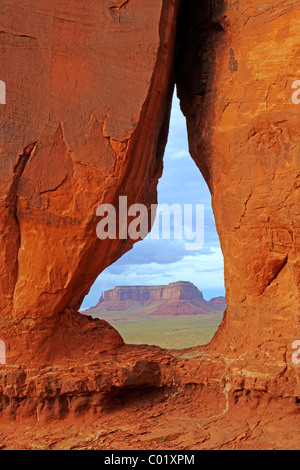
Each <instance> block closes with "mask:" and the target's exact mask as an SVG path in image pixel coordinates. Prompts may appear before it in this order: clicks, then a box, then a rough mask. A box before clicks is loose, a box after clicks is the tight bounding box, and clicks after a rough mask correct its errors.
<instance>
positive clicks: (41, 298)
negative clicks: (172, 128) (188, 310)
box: [0, 0, 300, 449]
mask: <svg viewBox="0 0 300 470" xmlns="http://www.w3.org/2000/svg"><path fill="white" fill-rule="evenodd" d="M184 5H185V8H187V7H191V10H190V12H188V11H187V10H182V12H181V19H182V20H183V25H182V29H181V31H180V32H179V38H178V48H179V49H178V55H177V57H178V63H177V81H178V85H179V94H180V97H181V102H182V106H183V110H184V112H185V114H186V116H187V120H188V127H189V135H190V147H191V153H192V155H193V157H194V158H195V161H196V162H197V164H198V166H199V168H200V169H201V171H202V172H203V174H204V175H205V177H206V179H207V182H208V184H209V187H210V189H211V191H212V195H213V206H214V211H215V215H216V221H217V228H218V231H219V234H220V238H221V243H222V248H223V252H224V257H225V275H226V287H227V300H228V302H229V306H228V310H227V314H226V317H225V320H224V322H223V325H222V328H221V329H220V330H219V333H218V334H217V335H216V336H215V339H214V340H213V342H212V343H211V345H210V346H209V347H199V348H194V349H189V350H186V351H182V352H178V351H177V352H172V353H168V352H166V351H162V350H161V349H160V348H153V347H141V346H137V347H135V348H134V347H132V346H121V347H120V348H116V346H118V345H121V344H122V339H121V338H120V337H119V336H118V334H117V333H116V332H115V331H114V330H113V329H112V328H110V327H109V325H107V324H106V323H104V322H99V321H98V322H97V321H95V320H92V319H90V318H84V317H83V316H82V315H80V314H77V313H76V310H77V308H78V306H79V304H80V301H81V299H82V297H83V296H84V294H85V293H86V292H87V290H88V289H89V287H90V285H91V284H92V282H93V279H94V278H95V277H96V275H97V274H98V273H99V272H100V270H101V269H102V268H103V267H105V266H106V265H108V264H110V263H111V262H112V261H113V260H114V259H115V258H117V257H118V256H120V255H121V254H122V253H123V252H124V251H125V250H126V249H127V248H128V245H126V244H121V243H120V244H118V243H100V242H99V241H98V240H97V239H96V238H95V228H96V227H95V225H96V221H95V217H94V214H95V208H96V207H97V205H98V204H99V203H100V202H101V201H106V202H114V201H115V200H116V198H117V196H118V195H119V194H128V195H129V196H130V198H131V200H132V201H134V200H139V202H142V200H145V201H147V202H152V201H153V200H155V186H156V182H157V178H158V176H159V174H160V171H161V155H162V151H163V146H164V142H165V135H166V132H165V130H166V128H165V126H166V122H167V120H168V110H169V104H170V99H169V95H170V91H171V89H172V78H171V65H172V60H173V41H174V37H175V13H176V11H175V10H176V6H177V5H176V4H175V6H174V5H173V3H172V1H169V2H168V1H159V0H152V1H151V2H147V3H146V2H144V1H142V0H131V1H130V2H125V3H123V7H121V3H120V8H119V7H117V6H116V5H115V3H114V4H113V2H111V1H108V0H107V1H106V2H97V3H96V2H93V3H92V2H87V1H85V2H83V1H82V2H80V1H76V2H75V0H72V1H71V0H69V1H68V0H67V1H66V2H64V6H63V7H62V4H61V3H60V2H58V1H54V0H53V1H50V2H48V4H47V6H45V2H42V1H33V0H24V1H23V2H22V6H21V5H20V6H18V7H16V6H15V5H13V4H12V2H10V0H6V2H5V5H1V18H0V22H1V25H0V26H1V30H0V31H1V33H0V38H1V45H0V55H1V61H2V62H1V63H5V64H6V67H5V68H4V69H3V70H1V73H2V74H3V75H2V76H1V80H5V82H6V84H7V85H8V86H7V90H8V95H7V105H5V107H1V108H0V109H1V113H2V115H1V126H0V137H1V139H0V146H1V150H0V153H1V159H0V165H1V167H0V168H1V182H0V191H1V192H0V200H1V211H0V217H1V219H0V230H1V233H0V235H1V237H0V243H1V245H0V256H1V278H0V294H1V295H0V312H1V332H0V337H1V339H4V340H5V341H6V343H7V346H8V357H7V359H8V366H4V365H1V366H0V371H1V373H0V398H1V400H0V407H1V415H0V418H1V433H2V434H1V436H0V446H1V448H13V447H16V448H20V447H21V448H27V447H26V446H30V445H31V444H32V440H33V439H34V440H35V439H40V442H36V441H35V442H34V444H37V445H38V446H39V445H40V444H41V442H43V443H44V442H45V439H46V438H49V437H50V439H51V440H52V439H53V445H54V446H56V447H58V448H70V447H73V448H82V447H83V448H84V447H86V446H87V445H88V446H89V448H102V449H103V448H109V449H118V448H121V449H122V448H130V446H134V448H161V446H162V445H161V444H159V442H161V438H162V437H163V438H164V444H163V447H164V448H173V447H174V448H175V449H178V448H182V446H183V442H184V446H185V448H187V449H199V448H204V449H209V448H212V449H215V448H223V449H224V448H269V449H270V448H299V396H300V389H299V383H300V381H299V372H298V370H299V369H297V367H298V366H296V365H295V366H292V365H291V353H290V352H289V351H290V346H291V342H292V341H293V340H294V339H299V210H298V208H299V196H298V193H297V191H298V189H297V188H298V179H299V135H298V134H299V125H298V123H299V114H298V108H296V107H295V106H294V105H293V104H291V102H290V91H291V90H290V84H289V81H291V82H292V81H293V80H294V79H299V76H297V74H298V73H299V69H300V68H299V64H298V62H297V61H298V60H299V41H298V39H297V37H298V31H299V23H300V7H299V6H298V2H296V1H292V0H286V1H285V2H283V1H282V0H276V1H275V2H273V3H272V5H268V4H262V3H261V2H259V1H258V0H247V1H246V0H239V1H235V2H230V1H228V2H222V1H220V0H212V1H209V2H199V1H198V0H195V1H192V0H190V1H189V2H185V3H184ZM162 7H163V15H162V16H161V12H162ZM174 8H175V10H174ZM159 26H160V28H159ZM186 27H187V28H186ZM159 33H160V34H159ZM2 117H3V119H2ZM53 168H55V171H51V170H52V169H53ZM214 348H215V349H216V352H214V351H213V349H214ZM101 349H105V350H108V349H110V351H109V352H102V353H101V354H99V351H101ZM76 354H77V356H76ZM67 358H69V359H73V361H70V364H68V365H66V364H63V365H58V364H57V362H59V361H62V362H64V361H66V359H67ZM79 359H80V360H79ZM22 361H25V362H28V363H29V365H30V367H29V368H26V367H11V364H13V363H16V362H22ZM34 361H35V362H36V363H38V364H39V366H38V367H36V368H34V367H32V363H33V362H34ZM49 362H50V363H55V365H54V366H52V367H51V366H50V367H45V368H40V365H41V364H44V363H46V364H47V365H49ZM297 397H298V398H297ZM109 411H113V413H111V414H109ZM103 412H105V413H106V414H105V415H104V417H103V415H102V413H103ZM82 416H84V417H85V418H87V417H88V422H85V423H84V425H83V420H82ZM145 418H146V419H145ZM13 419H16V420H17V421H18V423H20V422H21V423H22V424H21V425H19V426H18V427H17V426H16V424H15V422H12V423H11V420H13ZM61 420H64V426H62V425H61ZM150 420H151V421H150ZM56 421H57V422H56ZM147 421H149V422H150V423H151V424H150V426H148V425H147V424H146V425H145V422H146V423H147ZM49 422H52V423H55V422H56V423H55V427H54V426H53V427H51V431H49V429H50V428H49ZM120 423H122V426H121V429H120ZM178 423H179V424H178ZM199 423H200V424H201V426H199ZM76 425H77V426H78V427H80V432H79V433H78V432H76ZM83 426H85V429H84V432H83V429H82V427H83ZM62 429H63V435H62V431H61V430H62ZM74 429H75V431H74ZM77 429H78V428H77ZM103 429H104V431H102V430H103ZM49 434H50V436H49ZM74 436H75V437H74ZM91 436H93V437H92V439H91ZM71 438H72V439H71ZM62 439H63V441H62ZM87 443H88V444H87Z"/></svg>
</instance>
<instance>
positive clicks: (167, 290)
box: [85, 281, 226, 318]
mask: <svg viewBox="0 0 300 470" xmlns="http://www.w3.org/2000/svg"><path fill="white" fill-rule="evenodd" d="M225 309H226V300H225V298H224V297H219V298H218V299H212V300H211V301H209V302H207V301H206V300H205V299H204V298H203V295H202V292H200V291H199V290H198V288H197V287H196V286H195V285H194V284H192V283H191V282H183V281H179V282H172V283H170V284H169V285H167V286H118V287H115V288H114V289H110V290H108V291H105V292H104V295H103V294H102V296H101V297H100V300H99V302H98V304H97V305H95V307H92V308H90V309H88V310H86V311H85V313H88V314H90V315H92V316H97V317H100V318H106V317H105V315H106V314H108V313H109V312H122V311H126V313H129V312H130V311H137V313H138V315H159V316H185V315H207V314H210V313H215V312H224V310H225Z"/></svg>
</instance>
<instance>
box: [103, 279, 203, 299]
mask: <svg viewBox="0 0 300 470" xmlns="http://www.w3.org/2000/svg"><path fill="white" fill-rule="evenodd" d="M172 299H173V300H201V299H203V295H202V292H200V291H199V290H198V288H197V287H196V286H195V285H194V284H192V283H191V282H183V281H178V282H172V283H170V284H168V285H165V286H117V287H115V288H114V289H110V290H108V291H105V292H104V296H103V297H102V298H101V299H100V302H99V303H101V302H110V301H111V302H113V301H116V302H118V301H124V300H137V301H148V300H172Z"/></svg>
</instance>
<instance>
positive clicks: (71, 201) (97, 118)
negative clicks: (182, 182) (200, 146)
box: [0, 0, 179, 364]
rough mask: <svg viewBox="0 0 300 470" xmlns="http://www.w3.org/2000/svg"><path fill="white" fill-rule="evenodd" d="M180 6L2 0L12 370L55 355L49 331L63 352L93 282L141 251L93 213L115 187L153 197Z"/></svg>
mask: <svg viewBox="0 0 300 470" xmlns="http://www.w3.org/2000/svg"><path fill="white" fill-rule="evenodd" d="M178 3H179V2H178V1H176V2H171V1H169V0H153V1H151V2H149V3H147V5H145V2H144V1H143V0H135V1H129V2H127V1H126V2H121V1H120V2H115V1H112V0H105V1H101V2H93V1H88V2H86V1H77V0H76V1H75V0H68V1H67V2H65V3H64V4H62V3H61V2H59V1H57V0H50V1H49V2H47V3H45V2H43V1H38V2H37V1H36V0H26V1H25V2H23V3H22V6H18V7H17V6H16V5H15V2H12V1H10V0H8V1H7V2H6V3H5V5H4V4H3V5H1V19H0V38H1V47H0V59H1V63H3V64H5V67H4V68H3V70H1V79H2V80H3V81H4V82H5V84H6V90H7V104H6V105H5V106H1V125H0V155H1V159H0V170H1V181H0V205H1V211H0V213H1V215H0V257H1V259H0V261H1V278H0V312H1V313H0V338H1V339H2V340H4V341H5V342H6V346H7V362H8V363H9V364H14V363H17V362H24V361H31V362H35V361H40V362H42V361H43V360H48V356H49V354H48V353H49V351H48V350H47V349H46V347H45V346H46V345H47V344H49V346H51V340H50V339H49V338H50V337H52V346H55V331H57V329H58V328H59V329H65V333H64V334H65V335H66V336H68V335H69V334H70V332H71V330H72V328H73V327H74V326H75V325H74V323H75V324H76V320H75V321H73V317H72V314H73V313H74V315H75V316H76V315H77V313H76V312H77V310H78V309H79V307H80V305H81V303H82V300H83V298H84V297H85V295H86V294H87V293H88V291H89V289H90V287H91V285H92V284H93V282H94V281H95V279H96V277H97V276H98V275H99V273H100V272H101V271H102V270H103V269H104V268H105V267H107V266H108V265H110V264H111V263H112V262H113V261H115V260H116V259H117V258H118V257H119V256H120V255H121V254H122V253H124V252H126V251H127V250H128V249H129V248H130V247H131V246H132V242H130V241H129V240H115V241H114V242H111V240H105V241H100V240H99V239H98V238H97V236H96V225H97V223H98V222H99V220H100V219H99V218H96V209H97V207H98V206H99V205H100V204H101V203H113V204H114V203H116V202H117V200H118V197H119V195H127V196H128V204H132V203H134V202H139V203H146V204H151V203H156V202H157V200H156V186H157V181H158V178H159V176H160V175H161V171H162V156H163V151H164V146H165V143H166V138H167V132H168V122H169V112H170V106H171V98H172V93H173V84H174V78H173V59H174V43H175V37H176V18H177V12H178ZM25 19H26V20H25ZM76 318H77V317H76ZM85 321H86V319H85V317H83V318H82V319H81V320H80V323H81V324H82V323H83V322H85ZM102 326H103V334H101V335H100V336H99V341H98V347H99V350H101V349H102V346H101V343H102V342H103V341H104V339H103V338H104V336H105V335H106V332H105V330H106V329H107V325H105V324H103V325H102ZM90 327H91V322H90V321H87V324H86V328H87V329H89V328H90ZM94 327H95V329H97V328H99V327H100V323H99V322H96V323H95V325H94ZM75 329H76V327H75ZM74 334H75V335H76V334H77V333H76V331H75V333H74ZM88 336H89V335H87V336H86V337H85V339H84V340H83V339H82V341H81V343H82V344H78V345H77V348H75V349H77V350H78V351H79V350H80V349H81V347H83V348H84V343H86V342H87V341H88ZM109 339H110V342H109V341H108V342H106V341H105V343H106V347H107V344H109V343H110V347H111V348H114V347H117V346H119V345H120V344H121V343H122V340H121V338H120V337H119V335H118V334H117V333H115V338H114V339H113V338H112V333H111V329H110V334H109ZM90 340H91V342H92V343H93V342H94V339H93V338H90ZM52 346H51V348H50V349H51V351H52ZM62 347H63V345H62ZM95 347H97V345H95ZM63 354H64V351H63V350H62V351H61V354H60V355H63ZM51 355H52V352H51Z"/></svg>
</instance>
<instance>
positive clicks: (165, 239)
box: [82, 92, 226, 349]
mask: <svg viewBox="0 0 300 470" xmlns="http://www.w3.org/2000/svg"><path fill="white" fill-rule="evenodd" d="M158 204H159V210H158V212H157V214H156V219H155V223H154V226H153V228H152V231H151V232H150V233H149V234H148V236H147V237H146V238H145V239H144V240H140V241H138V242H137V243H136V244H135V245H134V246H133V248H132V249H131V250H130V251H129V252H127V253H126V254H125V255H123V257H121V258H120V259H119V260H117V261H116V262H115V263H114V264H112V265H111V266H109V267H108V268H107V269H106V270H104V271H103V272H102V274H101V275H100V276H99V277H98V279H97V280H96V282H95V284H94V285H93V287H92V288H91V291H90V293H89V295H88V296H87V297H86V298H85V300H84V303H83V305H82V309H83V311H84V312H85V313H87V314H90V315H92V316H93V317H96V318H101V319H105V320H107V321H108V322H109V323H110V324H111V325H112V326H113V327H114V328H116V329H117V330H118V331H119V332H120V334H121V335H122V336H123V338H124V340H125V342H126V343H138V344H141V343H144V344H155V345H158V346H161V347H166V348H179V349H180V348H183V347H189V346H195V345H199V344H206V343H208V342H209V341H210V339H211V338H212V336H213V334H214V333H215V331H216V330H217V328H218V325H219V324H220V322H221V320H222V317H223V312H224V310H225V308H226V301H225V297H224V295H225V290H224V266H223V255H222V251H221V247H220V242H219V238H218V234H217V231H216V227H215V222H214V216H213V212H212V207H211V195H210V192H209V189H208V187H207V184H206V182H205V180H204V178H203V177H202V175H201V173H200V171H199V169H198V168H197V166H196V164H195V163H194V161H193V160H192V158H191V156H190V154H189V150H188V138H187V131H186V120H185V117H184V116H183V114H182V112H181V110H180V104H179V100H178V98H177V96H176V92H175V94H174V97H173V103H172V112H171V120H170V129H169V137H168V144H167V146H166V151H165V155H164V169H163V173H162V177H161V179H160V180H159V183H158ZM198 209H202V210H203V214H204V216H203V219H202V218H201V216H200V217H199V214H200V213H201V211H200V210H198ZM188 212H189V214H187V213H188ZM187 215H189V216H187ZM181 222H182V224H183V227H180V230H179V231H178V225H180V223H181ZM168 224H169V230H168ZM176 224H177V225H176ZM177 234H178V236H176V235H177Z"/></svg>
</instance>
